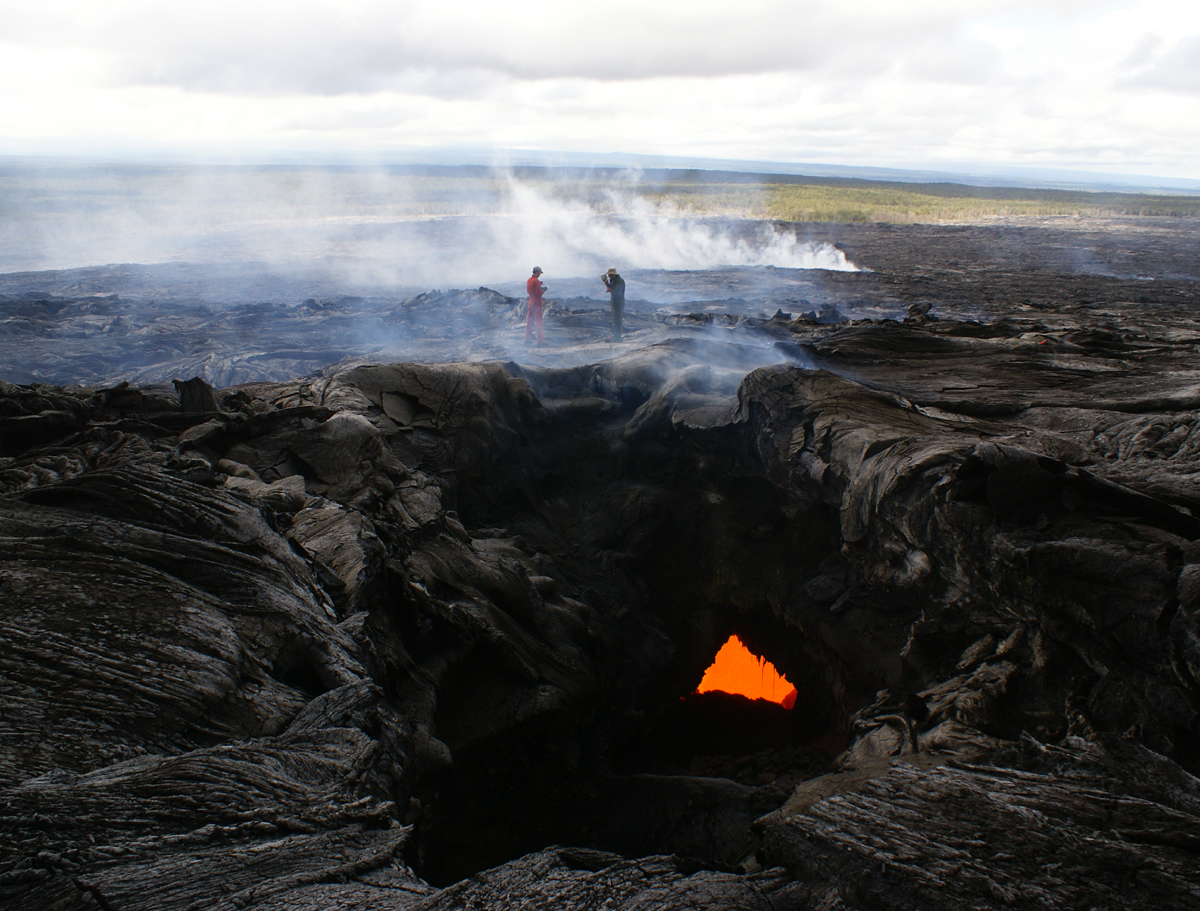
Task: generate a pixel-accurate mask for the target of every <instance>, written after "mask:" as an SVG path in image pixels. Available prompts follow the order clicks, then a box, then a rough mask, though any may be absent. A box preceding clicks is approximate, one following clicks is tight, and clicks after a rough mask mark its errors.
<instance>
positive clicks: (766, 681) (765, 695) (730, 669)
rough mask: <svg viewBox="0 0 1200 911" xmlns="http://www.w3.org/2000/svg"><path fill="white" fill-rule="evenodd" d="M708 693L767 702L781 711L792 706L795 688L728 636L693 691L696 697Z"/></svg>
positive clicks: (766, 663)
mask: <svg viewBox="0 0 1200 911" xmlns="http://www.w3.org/2000/svg"><path fill="white" fill-rule="evenodd" d="M712 690H720V691H721V692H723V693H733V694H735V695H738V696H746V697H747V698H749V699H768V700H770V701H771V702H778V703H779V704H780V705H782V706H783V707H784V708H785V709H790V708H791V707H792V706H793V705H795V704H796V688H795V687H794V686H792V685H791V683H789V682H788V679H787V678H786V677H784V676H783V675H782V674H781V673H779V671H777V670H775V665H773V664H772V663H771V662H770V661H768V660H767V659H765V658H760V657H758V655H756V654H754V653H753V652H752V651H750V649H748V648H746V646H745V645H744V644H743V643H742V640H741V639H739V638H738V637H737V636H730V637H729V641H728V642H726V643H725V644H724V645H722V646H721V650H720V651H719V652H717V657H716V658H714V659H713V663H712V665H711V666H710V667H709V669H708V670H707V671H705V672H704V679H703V680H701V681H700V686H698V687H697V688H696V692H697V693H708V692H711V691H712Z"/></svg>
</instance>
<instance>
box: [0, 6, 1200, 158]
mask: <svg viewBox="0 0 1200 911" xmlns="http://www.w3.org/2000/svg"><path fill="white" fill-rule="evenodd" d="M449 147H455V148H483V149H496V148H501V149H503V148H507V149H543V150H552V151H567V152H592V153H608V152H624V153H640V154H659V155H672V156H703V157H716V158H735V159H754V160H764V161H781V162H826V163H832V164H843V165H875V166H890V167H917V168H941V169H955V168H958V167H961V166H971V165H983V166H997V167H1015V166H1027V167H1065V168H1082V169H1093V170H1100V171H1111V172H1121V173H1128V174H1155V175H1163V176H1172V177H1187V178H1200V4H1197V3H1195V2H1184V0H1146V2H1109V3H1105V2H1093V0H1038V2H1026V0H976V2H972V0H907V2H899V3H898V2H896V0H881V2H874V0H872V2H858V0H835V2H826V0H790V2H783V0H739V2H732V0H723V2H712V0H667V2H663V0H609V2H605V3H602V4H600V3H580V2H576V3H568V2H564V0H555V2H545V3H542V2H527V0H516V2H513V0H510V2H507V3H495V2H479V0H423V2H403V0H331V2H323V0H320V2H318V0H289V2H286V3H284V2H273V0H271V2H268V0H237V2H230V0H206V2H203V3H199V2H197V3H189V4H184V3H179V2H173V0H37V2H30V0H0V154H13V153H15V154H21V153H30V152H32V153H46V152H50V153H74V154H85V155H86V154H97V155H105V154H111V153H114V152H120V153H124V154H134V155H139V154H145V155H154V154H159V153H162V152H171V153H181V154H202V155H211V154H223V155H233V156H237V155H247V156H264V155H265V156H270V155H273V154H281V153H286V152H289V151H291V152H294V153H299V154H312V155H327V154H330V153H334V154H336V153H339V152H345V153H351V154H365V155H375V154H379V155H387V154H388V153H394V152H407V151H411V150H413V149H437V148H443V149H444V148H449Z"/></svg>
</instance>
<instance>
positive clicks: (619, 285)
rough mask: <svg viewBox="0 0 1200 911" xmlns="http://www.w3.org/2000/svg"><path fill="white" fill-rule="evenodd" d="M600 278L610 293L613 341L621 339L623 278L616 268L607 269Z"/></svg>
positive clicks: (623, 298)
mask: <svg viewBox="0 0 1200 911" xmlns="http://www.w3.org/2000/svg"><path fill="white" fill-rule="evenodd" d="M600 280H601V281H602V282H604V287H605V288H607V289H608V293H609V294H610V295H612V325H613V334H612V337H613V341H618V342H619V341H620V340H621V322H622V317H624V315H625V279H623V278H621V276H620V275H618V274H617V270H616V269H609V270H608V271H607V272H605V273H604V274H603V275H602V276H600Z"/></svg>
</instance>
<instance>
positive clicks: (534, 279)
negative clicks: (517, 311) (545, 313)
mask: <svg viewBox="0 0 1200 911" xmlns="http://www.w3.org/2000/svg"><path fill="white" fill-rule="evenodd" d="M525 290H526V292H528V294H529V311H528V313H527V314H526V316H525V344H527V345H528V344H529V337H530V335H531V334H532V330H533V328H534V326H536V327H537V343H538V344H539V345H543V344H545V342H546V337H545V336H544V335H542V295H543V294H544V293H545V292H546V286H545V285H543V284H542V267H541V266H534V267H533V275H531V276H529V280H528V281H527V282H525Z"/></svg>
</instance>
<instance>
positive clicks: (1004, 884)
mask: <svg viewBox="0 0 1200 911" xmlns="http://www.w3.org/2000/svg"><path fill="white" fill-rule="evenodd" d="M1196 227H1197V226H1196V224H1195V222H1194V221H1191V220H1188V219H1182V218H1180V219H1153V218H1146V219H1130V220H1127V221H1098V220H1097V221H1095V222H1082V223H1080V222H1074V221H1067V222H1059V221H1056V220H1046V221H1045V222H1024V223H1020V224H997V225H994V226H979V225H976V226H942V227H937V226H919V225H918V226H895V225H892V226H881V225H830V226H825V227H823V228H822V230H823V231H825V233H826V234H827V239H828V240H830V241H832V242H834V243H836V244H837V245H838V247H839V248H840V249H842V250H843V251H844V252H845V253H846V255H847V256H848V257H849V258H850V259H851V260H852V261H853V262H854V263H855V264H857V265H858V266H860V267H862V268H863V271H860V272H818V271H811V270H795V271H791V270H779V269H770V268H765V267H755V268H741V269H717V270H708V271H703V272H687V273H678V272H670V273H667V272H644V273H637V272H630V273H629V274H628V275H627V276H626V277H627V280H628V281H629V284H630V297H631V298H632V299H633V302H632V304H631V307H630V313H629V321H628V322H629V326H628V329H629V331H628V332H627V335H626V338H625V340H624V341H622V342H620V343H619V344H618V343H612V342H610V341H608V340H606V333H607V330H606V306H605V302H604V301H603V300H600V299H599V295H597V294H595V292H594V290H593V291H589V290H588V288H587V286H586V285H584V284H583V283H582V281H583V280H581V283H580V284H579V285H574V284H572V283H571V282H564V283H562V285H563V287H564V289H565V293H562V292H560V296H559V297H557V298H555V299H556V306H555V307H554V308H552V310H551V312H550V314H549V315H548V317H547V322H546V325H547V337H548V344H547V346H545V347H544V348H526V347H525V346H524V344H523V340H522V334H523V318H522V315H521V311H520V306H521V305H520V301H519V300H518V299H515V298H513V297H511V296H508V295H506V294H504V293H501V291H496V290H491V289H487V288H482V289H480V288H475V289H466V290H438V291H434V290H424V291H423V290H420V289H407V290H404V291H403V292H401V291H399V290H397V289H387V288H346V289H340V288H338V287H337V286H336V284H329V283H326V284H322V283H321V282H320V281H317V280H312V281H309V280H307V279H306V280H299V279H297V278H296V277H295V276H290V277H289V276H286V275H283V276H279V275H274V274H272V273H270V272H269V271H267V270H263V271H260V272H255V271H254V270H253V269H249V267H239V269H238V270H232V269H230V270H227V271H226V272H225V273H222V271H221V269H220V268H218V267H195V266H184V265H173V266H142V267H139V266H113V267H104V268H96V269H87V270H72V271H70V272H60V273H33V274H23V275H14V274H10V275H7V276H0V333H2V335H0V349H2V350H0V363H2V364H3V365H4V367H3V368H2V370H0V372H2V373H3V380H4V382H3V383H0V561H2V562H0V566H2V567H3V569H2V570H0V604H2V605H3V615H2V616H0V688H2V690H0V692H2V705H3V712H2V713H0V744H2V746H3V749H2V750H0V770H2V774H0V801H2V806H3V810H2V811H0V902H2V903H3V906H5V907H11V908H22V909H50V908H71V909H74V908H79V909H84V908H88V909H94V908H104V909H142V908H145V909H164V908H186V907H213V908H247V907H251V908H261V909H284V908H288V909H314V911H315V909H324V908H329V907H339V908H347V909H377V908H413V909H418V908H419V909H435V908H445V909H450V908H461V907H526V908H556V909H573V908H578V909H584V908H594V907H600V906H602V905H603V906H605V907H613V908H628V909H633V908H648V907H656V908H681V909H682V908H713V909H716V908H730V907H736V908H747V909H758V908H762V909H767V908H773V909H782V908H794V909H808V908H813V909H816V908H838V907H844V908H852V909H864V911H865V909H870V911H875V909H893V908H914V907H920V908H922V909H926V911H928V909H964V908H972V909H991V908H995V909H1000V908H1028V909H1033V908H1104V907H1120V908H1134V909H1142V908H1144V909H1147V911H1149V909H1162V908H1181V909H1182V908H1191V907H1196V906H1197V905H1198V904H1200V875H1198V873H1197V870H1198V869H1200V864H1198V863H1197V860H1198V857H1197V854H1198V852H1200V780H1198V779H1197V778H1196V777H1195V776H1196V775H1197V774H1200V613H1198V612H1200V544H1198V543H1197V542H1198V539H1200V483H1198V482H1200V476H1198V471H1197V455H1198V454H1200V421H1198V417H1197V409H1198V408H1200V354H1198V353H1197V351H1198V350H1200V349H1198V348H1197V346H1198V345H1200V322H1197V313H1198V311H1200V278H1198V276H1197V269H1198V265H1197V261H1196V254H1195V244H1194V241H1195V236H1196ZM543 265H545V264H543ZM547 268H549V266H547ZM247 270H248V271H247ZM517 277H518V278H519V277H520V276H517ZM230 288H232V289H234V291H233V292H227V291H225V290H221V289H230ZM239 288H240V289H242V290H241V291H240V292H239V291H237V289H239ZM246 289H250V291H249V292H248V291H247V290H246ZM552 297H553V295H552ZM834 308H836V313H835V312H834ZM193 376H198V377H200V378H201V379H204V380H207V381H208V383H210V384H211V385H212V386H213V387H215V388H214V389H212V390H211V391H210V390H209V389H208V388H207V387H206V386H205V385H204V384H203V383H199V384H184V383H181V384H178V385H177V384H174V383H172V380H180V381H187V380H190V379H191V378H192V377H193ZM731 635H737V636H738V637H739V638H740V639H741V640H742V641H743V642H744V643H745V644H746V645H747V646H748V647H749V648H750V649H751V650H752V651H753V652H754V653H755V654H757V655H760V656H762V657H763V658H765V659H767V660H769V661H770V662H771V663H772V664H773V665H774V666H775V667H776V668H777V669H778V670H779V672H780V673H782V674H783V675H785V676H786V678H787V680H788V681H789V682H790V683H791V684H792V685H794V686H795V688H796V690H797V694H796V699H795V703H794V706H793V707H792V708H791V709H784V708H783V707H782V706H780V705H778V704H776V703H769V702H766V701H751V700H748V699H744V698H742V697H735V696H724V695H722V694H720V693H704V694H697V693H696V692H695V690H696V688H697V686H698V685H699V683H700V680H701V678H702V676H703V674H704V671H705V669H706V668H707V667H708V665H709V664H710V663H711V662H712V660H713V656H714V655H715V654H716V652H717V650H718V649H719V648H720V647H721V645H722V644H723V643H724V642H725V641H726V640H727V639H728V638H729V636H731Z"/></svg>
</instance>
